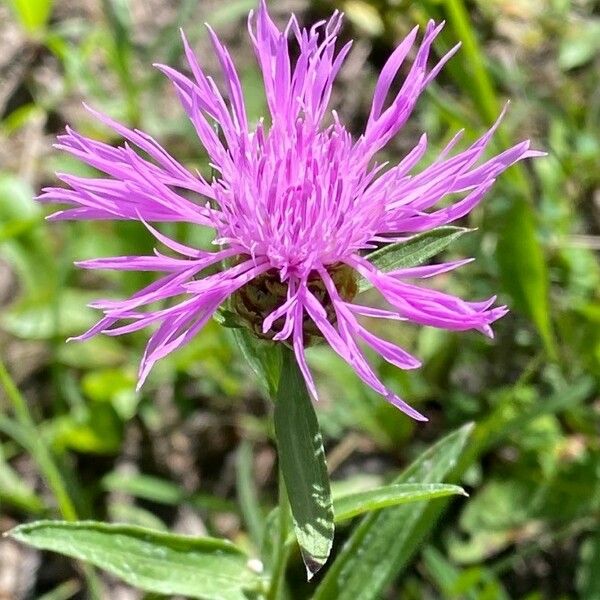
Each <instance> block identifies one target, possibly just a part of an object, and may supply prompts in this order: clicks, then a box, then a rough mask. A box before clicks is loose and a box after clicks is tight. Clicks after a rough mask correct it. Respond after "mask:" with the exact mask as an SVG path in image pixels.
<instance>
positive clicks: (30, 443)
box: [0, 358, 100, 600]
mask: <svg viewBox="0 0 600 600" xmlns="http://www.w3.org/2000/svg"><path fill="white" fill-rule="evenodd" d="M0 386H1V387H2V389H3V390H4V393H5V395H6V397H7V398H8V401H9V403H10V404H11V406H12V409H13V412H14V414H15V417H16V421H13V420H11V419H9V418H7V417H5V416H4V415H2V414H1V413H0V431H3V432H4V433H5V434H7V435H9V436H10V437H12V438H13V439H14V440H15V441H16V442H18V443H19V444H20V445H21V446H23V448H25V449H26V450H27V451H28V452H29V453H30V454H31V457H32V458H33V460H34V461H35V463H36V464H37V466H38V468H39V470H40V473H41V474H42V477H43V478H44V479H45V481H46V483H47V484H48V487H49V488H50V490H51V492H52V494H53V495H54V498H55V499H56V503H57V505H58V510H59V512H60V514H61V516H62V517H63V519H65V520H66V521H76V520H77V510H76V508H75V505H74V503H73V501H72V500H71V497H70V496H69V493H68V491H67V487H66V485H65V483H64V481H63V478H62V476H61V474H60V470H59V468H58V466H57V465H56V463H55V462H54V460H53V458H52V454H51V453H50V451H49V450H48V448H47V447H46V445H45V443H44V441H43V438H42V437H40V435H39V432H38V431H37V428H36V425H35V421H34V420H33V417H32V416H31V412H30V411H29V407H28V405H27V401H26V400H25V398H24V397H23V396H22V394H21V392H19V389H18V388H17V386H16V385H15V382H14V381H13V378H12V377H11V376H10V373H9V372H8V369H7V368H6V366H5V364H4V362H3V361H2V359H1V358H0ZM83 573H84V575H85V578H86V581H87V583H88V588H89V590H90V594H91V598H92V599H94V600H95V599H97V598H100V584H99V582H98V579H97V577H96V574H95V573H94V570H93V569H92V568H91V567H90V566H88V565H85V564H84V565H83Z"/></svg>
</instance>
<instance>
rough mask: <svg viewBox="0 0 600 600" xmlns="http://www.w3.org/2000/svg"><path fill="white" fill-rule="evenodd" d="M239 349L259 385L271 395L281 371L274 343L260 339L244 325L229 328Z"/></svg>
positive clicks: (279, 359) (279, 357) (274, 392)
mask: <svg viewBox="0 0 600 600" xmlns="http://www.w3.org/2000/svg"><path fill="white" fill-rule="evenodd" d="M229 331H231V333H232V335H233V337H234V339H235V341H236V342H237V345H238V346H239V348H240V351H241V353H242V355H243V356H244V358H245V359H246V361H247V362H248V364H249V365H250V368H251V369H252V370H253V371H254V373H255V374H256V376H257V377H258V379H259V381H260V383H261V385H262V386H263V387H264V388H265V390H266V391H267V392H268V394H269V396H271V397H273V396H275V394H276V391H277V382H278V381H279V374H280V372H281V354H280V352H279V349H278V348H277V347H276V345H275V344H273V343H270V342H267V341H264V340H260V339H258V338H257V337H256V336H254V335H252V333H251V332H250V331H248V329H246V328H245V327H240V328H237V329H230V330H229Z"/></svg>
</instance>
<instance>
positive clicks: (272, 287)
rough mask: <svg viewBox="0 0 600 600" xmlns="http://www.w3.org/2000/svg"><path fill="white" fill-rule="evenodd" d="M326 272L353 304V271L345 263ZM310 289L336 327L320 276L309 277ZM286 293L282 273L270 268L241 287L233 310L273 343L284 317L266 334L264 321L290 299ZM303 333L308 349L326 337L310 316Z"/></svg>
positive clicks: (236, 295) (306, 320) (305, 320)
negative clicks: (263, 327) (281, 277)
mask: <svg viewBox="0 0 600 600" xmlns="http://www.w3.org/2000/svg"><path fill="white" fill-rule="evenodd" d="M327 272H328V273H329V275H330V276H331V279H332V280H333V282H334V284H335V287H336V289H337V291H338V293H339V294H340V296H341V297H342V298H343V299H344V300H346V301H351V300H352V299H353V298H354V296H356V294H357V292H358V286H357V284H356V277H355V272H354V270H353V269H351V268H350V267H348V266H347V265H345V264H343V263H337V264H334V265H330V266H329V267H327ZM307 287H308V289H309V291H310V292H311V293H312V294H313V295H314V296H315V297H316V298H317V299H318V300H319V302H320V303H321V305H322V306H323V308H324V309H325V311H326V313H327V319H328V320H329V322H330V323H332V324H335V322H336V315H335V310H334V308H333V304H332V302H331V298H330V297H329V294H328V293H327V290H326V289H325V284H324V283H323V281H322V280H321V278H320V276H319V275H318V274H317V273H315V272H313V273H311V275H309V277H308V280H307ZM287 292H288V284H287V283H282V282H281V280H280V277H279V271H277V270H276V269H271V270H269V271H267V272H266V273H263V274H262V275H260V276H259V277H257V278H256V279H253V280H252V281H250V282H249V283H247V284H246V285H245V286H244V287H242V288H240V289H239V290H238V291H237V292H236V293H235V294H234V295H233V296H232V297H231V309H232V310H233V311H234V312H235V313H236V314H237V315H238V316H239V317H240V319H241V321H242V322H243V324H244V325H245V326H246V327H248V328H249V329H250V330H251V331H252V332H253V333H254V335H256V336H257V337H259V338H262V339H265V340H271V339H272V338H273V336H274V335H275V334H276V333H277V332H279V331H281V329H282V328H283V325H284V323H285V315H284V316H282V317H280V318H278V319H276V320H275V321H274V323H273V326H272V327H271V329H270V330H269V331H267V333H263V331H262V325H263V321H264V320H265V318H266V317H267V316H268V315H269V314H270V313H272V312H273V311H274V310H276V309H277V308H278V307H280V306H281V305H282V304H283V303H284V302H285V301H286V300H287ZM303 334H304V345H305V346H308V345H310V344H312V343H314V342H315V341H318V340H319V339H321V338H322V337H323V336H322V335H321V332H320V331H319V329H318V328H317V326H316V325H315V324H314V322H313V321H312V319H311V318H310V317H309V316H308V315H304V321H303Z"/></svg>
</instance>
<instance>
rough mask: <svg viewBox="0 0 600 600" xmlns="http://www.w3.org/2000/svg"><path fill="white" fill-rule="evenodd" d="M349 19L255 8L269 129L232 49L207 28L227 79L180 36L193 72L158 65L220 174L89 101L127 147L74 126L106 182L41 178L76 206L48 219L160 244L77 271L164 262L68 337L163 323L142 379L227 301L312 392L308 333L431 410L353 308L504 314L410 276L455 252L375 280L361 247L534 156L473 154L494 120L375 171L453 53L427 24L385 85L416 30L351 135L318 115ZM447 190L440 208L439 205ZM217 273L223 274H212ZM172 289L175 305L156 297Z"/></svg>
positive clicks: (77, 151) (455, 209)
mask: <svg viewBox="0 0 600 600" xmlns="http://www.w3.org/2000/svg"><path fill="white" fill-rule="evenodd" d="M341 23H342V15H341V14H340V13H337V12H336V13H334V14H333V15H332V17H331V18H330V19H329V20H328V21H322V22H319V23H316V24H315V25H313V26H312V27H311V28H310V29H304V28H301V27H300V26H299V24H298V22H297V19H296V17H295V16H293V15H292V16H291V18H290V20H289V22H288V23H287V25H286V27H285V29H284V30H283V31H281V30H280V29H278V27H277V26H276V25H275V24H274V22H273V21H272V20H271V18H270V16H269V14H268V11H267V7H266V4H265V2H264V1H262V2H261V4H260V6H259V8H258V10H257V12H256V13H255V14H253V13H250V16H249V27H248V28H249V33H250V39H251V42H252V46H253V48H254V52H255V54H256V58H257V60H258V63H259V66H260V69H261V71H262V76H263V79H264V86H265V92H266V98H267V102H268V107H269V112H270V119H269V120H268V122H264V121H262V120H261V121H260V122H259V123H258V124H257V125H256V126H254V127H251V125H250V123H248V119H247V117H246V109H245V106H244V96H243V91H242V87H241V85H240V80H239V77H238V74H237V72H236V69H235V67H234V64H233V61H232V59H231V56H230V54H229V52H228V51H227V49H226V48H225V47H224V46H223V45H222V44H221V42H220V41H219V39H218V38H217V36H216V35H215V34H214V32H213V31H212V30H211V29H210V28H209V29H208V31H209V34H210V38H211V40H212V44H213V46H214V50H215V52H216V55H217V57H218V60H219V63H220V66H221V68H222V71H223V81H224V86H222V87H219V86H218V85H217V84H216V83H215V81H214V80H213V79H212V78H211V77H209V76H207V75H206V73H205V72H204V71H203V70H202V67H201V66H200V64H199V63H198V61H197V59H196V56H195V55H194V53H193V52H192V50H191V48H190V46H189V44H188V43H187V41H186V39H185V36H184V37H183V43H184V49H185V54H186V57H187V61H188V63H189V68H190V71H191V77H187V76H185V75H183V74H182V73H180V72H178V71H176V70H174V69H172V68H170V67H167V66H163V65H157V67H158V68H159V69H160V70H161V71H162V72H163V73H164V74H165V75H166V76H167V77H168V78H169V79H170V80H171V82H172V83H173V85H174V87H175V91H176V93H177V95H178V97H179V100H180V101H181V104H182V105H183V108H184V109H185V112H186V113H187V116H188V117H189V119H190V120H191V122H192V124H193V125H194V128H195V130H196V132H197V134H198V137H199V140H200V143H201V144H202V146H203V147H204V149H205V150H206V151H207V152H208V154H209V155H210V159H211V165H212V167H213V172H214V176H213V178H212V181H208V180H207V179H205V178H204V177H202V176H201V175H200V174H199V173H197V172H191V171H189V170H188V169H186V168H185V167H184V166H182V165H181V164H180V163H179V162H177V161H176V160H175V159H174V158H173V157H172V156H171V155H170V154H168V153H167V151H166V150H164V149H163V148H162V147H161V146H160V145H159V144H158V143H157V142H156V141H155V140H153V139H152V138H151V137H150V136H148V135H146V134H145V133H143V132H141V131H138V130H131V129H128V128H126V127H124V126H123V125H120V124H118V123H116V122H114V121H113V120H111V119H110V118H108V117H106V116H103V115H100V114H98V113H96V112H93V114H94V115H95V116H96V117H97V118H98V119H99V120H100V121H101V122H102V123H104V124H105V125H107V126H108V127H110V128H112V129H113V130H114V131H115V132H116V133H117V134H119V135H120V136H122V137H123V138H124V139H125V140H126V141H125V143H124V144H123V145H122V146H120V147H117V148H115V147H112V146H110V145H107V144H105V143H102V142H99V141H95V140H93V139H89V138H87V137H85V136H83V135H81V134H79V133H77V132H75V131H73V130H71V129H67V132H66V134H65V135H63V136H61V137H60V138H59V144H58V147H59V148H60V149H62V150H66V151H67V152H69V153H71V154H72V155H74V156H75V157H77V158H78V159H79V160H81V161H83V162H85V163H87V164H88V165H91V166H92V167H94V168H96V169H97V170H98V171H100V172H102V173H103V174H104V175H103V176H101V177H93V178H85V177H76V176H73V175H59V178H60V180H62V182H64V183H65V184H67V185H68V186H69V188H62V187H51V188H47V189H45V190H43V193H42V196H41V200H43V201H51V202H61V203H65V204H67V205H70V207H69V208H67V209H66V210H63V211H61V212H57V213H55V214H53V215H52V216H51V218H52V219H55V220H61V219H78V220H79V219H128V220H138V221H141V222H142V223H143V224H144V225H145V226H146V227H147V228H148V230H149V231H150V232H151V233H152V235H153V236H154V237H155V238H156V239H157V240H158V242H160V244H162V245H164V246H165V247H166V248H167V249H168V252H167V253H164V252H160V251H158V250H156V251H155V253H154V255H151V256H118V257H114V258H98V259H95V260H87V261H83V262H80V263H78V265H79V266H80V267H83V268H86V269H116V270H136V271H156V272H162V273H164V275H162V276H161V277H160V278H157V279H156V280H155V281H154V282H153V283H152V284H151V285H148V286H147V287H145V288H143V289H141V290H140V291H138V292H137V293H136V294H134V295H133V296H131V297H130V298H128V299H125V300H117V301H115V300H100V301H97V302H95V303H93V304H92V306H94V307H95V308H98V309H100V310H102V311H103V312H104V317H103V318H102V319H101V320H100V321H99V322H98V323H97V324H96V325H95V326H93V327H92V328H91V329H90V330H89V331H87V332H86V333H84V334H83V335H81V336H80V337H79V338H78V339H87V338H90V337H92V336H94V335H96V334H98V333H104V334H107V335H120V334H125V333H129V332H133V331H137V330H140V329H142V328H145V327H148V326H156V330H155V331H154V332H153V334H152V336H151V337H150V340H149V342H148V345H147V347H146V350H145V353H144V356H143V359H142V362H141V366H140V374H139V382H140V384H141V383H142V382H143V381H144V379H145V378H146V376H147V375H148V372H149V371H150V369H151V368H152V366H153V365H154V364H155V363H156V361H157V360H159V359H161V358H162V357H164V356H165V355H167V354H169V353H170V352H172V351H173V350H175V349H176V348H179V347H180V346H182V345H183V344H185V343H186V342H188V341H189V340H190V339H192V338H193V337H194V336H195V335H196V334H198V333H199V332H200V330H201V329H202V328H203V327H204V325H205V324H206V323H207V321H209V319H211V317H212V316H213V315H214V314H215V312H216V311H217V309H218V308H219V307H220V306H221V305H222V304H223V303H224V302H225V301H226V300H228V299H231V305H232V307H233V308H234V309H236V310H237V311H238V312H239V313H240V314H242V315H244V313H245V314H246V316H247V317H248V320H249V322H250V323H251V324H253V326H254V327H255V329H256V331H257V332H258V333H259V334H261V335H263V336H264V337H267V338H269V339H272V340H275V341H278V342H284V343H286V344H288V345H289V346H290V347H293V350H294V353H295V356H296V359H297V362H298V365H299V368H300V369H301V371H302V373H303V375H304V378H305V380H306V384H307V387H308V389H309V390H310V392H311V393H312V395H313V396H314V397H316V395H317V394H316V390H315V385H314V382H313V378H312V376H311V373H310V370H309V368H308V366H307V363H306V359H305V352H304V351H305V346H306V345H307V343H308V342H309V341H310V340H312V339H313V338H314V337H315V336H317V337H320V338H322V339H324V340H325V341H326V342H327V343H329V345H330V346H331V347H332V348H333V350H335V352H337V353H338V354H339V355H340V356H341V357H342V358H343V359H344V360H345V361H347V362H348V363H349V364H350V365H351V366H352V368H353V369H354V371H355V372H356V374H357V375H358V376H359V377H360V379H362V380H363V381H364V382H365V383H366V384H367V385H369V386H370V387H371V388H373V389H374V390H376V391H377V392H379V393H380V394H381V395H383V396H384V397H385V398H386V399H387V400H388V401H389V402H391V403H392V404H394V405H395V406H397V407H399V408H400V409H401V410H403V411H404V412H406V413H407V414H408V415H410V416H411V417H414V418H416V419H421V420H423V419H425V417H423V416H422V415H421V414H420V413H418V412H417V411H416V410H414V409H413V408H411V407H410V406H408V405H407V404H406V403H405V402H404V401H403V400H401V399H400V398H399V397H398V396H397V395H396V394H395V393H394V392H393V391H391V390H390V389H388V388H387V387H386V386H385V385H384V384H383V383H382V382H381V381H380V380H379V378H378V377H377V375H376V373H375V372H374V371H373V369H372V367H371V366H370V365H369V364H368V362H367V360H366V359H365V357H364V355H363V352H362V350H361V347H360V346H359V343H360V344H365V345H366V346H369V347H371V348H372V349H373V350H375V351H376V352H377V353H379V354H380V355H381V356H382V357H383V358H384V359H385V360H386V361H388V362H390V363H391V364H393V365H395V366H397V367H399V368H400V369H414V368H416V367H418V366H419V365H420V363H419V361H418V360H417V359H416V358H415V357H413V356H411V355H410V354H409V353H408V352H406V351H405V350H403V349H402V348H399V347H397V346H396V345H394V344H392V343H390V342H389V341H386V340H384V339H381V338H380V337H378V336H376V335H374V334H373V333H371V332H370V331H369V330H368V329H367V328H365V326H364V325H363V323H362V321H361V319H360V318H361V317H376V318H382V319H390V320H408V321H411V322H413V323H418V324H422V325H431V326H435V327H442V328H445V329H452V330H468V329H477V330H479V331H481V332H483V333H484V334H487V335H491V329H490V324H491V323H492V322H494V321H495V320H496V319H498V318H500V317H501V316H502V315H504V314H505V313H506V309H505V307H502V306H501V307H495V308H493V307H492V305H493V303H494V298H491V299H489V300H486V301H484V302H466V301H463V300H461V299H459V298H455V297H453V296H450V295H448V294H445V293H442V292H440V291H436V290H432V289H427V288H424V287H420V286H417V285H415V284H414V283H411V282H410V280H413V279H415V278H417V279H418V278H427V277H431V276H433V275H436V274H438V273H442V272H445V271H448V270H450V269H453V268H455V267H457V266H460V265H461V264H463V262H464V261H459V262H455V263H446V264H440V265H433V266H423V267H415V268H409V269H400V270H396V271H393V272H388V273H384V272H382V271H380V270H378V269H377V268H376V267H375V266H374V265H373V264H371V263H370V262H369V260H368V258H367V257H366V255H367V254H368V252H369V251H371V250H372V249H373V248H376V247H378V246H380V245H382V244H388V243H391V242H396V241H399V240H405V239H406V238H407V237H409V236H411V235H413V234H416V233H418V232H423V231H427V230H430V229H432V228H435V227H437V226H440V225H444V224H447V223H450V222H453V221H456V220H457V219H459V218H461V217H463V216H464V215H466V214H467V213H468V212H469V211H470V210H471V209H472V208H473V207H474V206H476V205H477V204H478V202H479V201H480V200H481V199H482V198H483V196H484V194H485V193H486V192H487V190H488V189H489V188H490V186H491V185H492V184H493V182H494V180H495V178H496V177H497V176H498V175H499V174H500V173H501V172H502V171H504V170H505V169H506V168H508V167H509V166H510V165H512V164H513V163H515V162H516V161H518V160H520V159H523V158H526V157H529V156H534V155H536V154H537V153H536V152H533V151H531V150H530V149H529V142H528V141H524V142H522V143H520V144H517V145H515V146H514V147H512V148H510V149H508V150H506V151H504V152H502V153H501V154H499V155H497V156H494V157H493V158H491V159H488V160H486V161H482V160H481V159H482V157H483V155H484V152H485V151H486V148H487V146H488V144H489V142H490V139H491V138H492V134H493V133H494V129H495V128H496V127H497V123H496V125H494V126H493V127H492V128H491V129H490V130H489V131H488V132H487V133H485V135H483V137H481V138H480V139H478V140H477V141H476V142H475V143H473V144H471V145H470V146H469V147H468V148H467V149H466V150H464V151H462V152H453V149H454V147H455V145H456V143H457V141H458V140H459V137H460V134H459V135H457V136H455V138H454V139H453V140H452V141H451V142H450V143H449V144H448V146H447V147H446V148H445V149H444V150H443V151H442V152H441V153H440V155H439V156H438V157H437V158H436V160H435V161H434V162H433V164H431V165H429V166H427V167H426V168H423V169H421V170H418V171H417V172H415V168H416V167H417V165H418V164H419V162H420V160H421V158H422V157H423V155H424V153H425V150H426V144H427V141H426V137H425V136H422V137H421V138H420V139H419V140H418V142H417V143H416V145H415V146H414V148H413V149H412V150H411V151H410V152H409V153H408V154H407V155H406V156H405V157H404V158H403V160H402V161H401V162H400V163H399V164H397V165H396V166H393V167H389V166H387V165H381V164H380V165H378V164H376V163H375V158H376V156H377V153H378V152H379V151H380V150H381V149H382V148H383V147H384V146H385V145H386V144H387V143H388V142H389V141H390V140H391V139H392V138H393V137H394V136H395V135H396V134H397V133H398V132H399V131H400V129H401V128H402V126H403V125H404V124H405V122H406V121H407V119H408V118H409V116H410V114H411V112H412V110H413V108H414V106H415V103H416V101H417V99H418V97H419V95H420V94H421V92H422V91H423V90H424V88H425V87H426V86H427V85H428V84H429V83H430V82H431V81H432V80H433V79H434V78H435V77H436V75H437V74H438V72H439V71H440V69H441V68H442V66H443V65H444V63H445V62H446V61H447V60H448V59H449V58H450V57H451V56H452V54H454V52H455V50H456V49H457V48H454V49H453V50H451V51H450V52H449V53H448V54H446V55H445V56H444V57H443V58H442V59H441V60H439V62H437V64H435V66H433V67H431V68H430V67H428V58H429V53H430V49H431V45H432V43H433V41H434V40H435V38H436V36H437V35H438V33H439V32H440V30H441V28H442V26H443V24H440V25H436V24H435V23H433V22H430V23H429V24H428V25H427V27H426V29H425V33H424V36H423V39H422V40H421V43H420V46H418V48H417V49H416V51H415V52H414V53H413V54H412V56H413V59H412V64H411V66H410V69H409V70H408V72H407V75H406V77H405V79H404V82H403V83H402V86H401V87H400V90H399V91H397V92H394V93H390V89H391V87H392V84H394V82H395V80H396V79H397V74H398V71H399V69H400V67H401V66H402V65H403V63H404V62H405V61H406V60H407V57H408V56H409V54H411V51H412V49H413V46H414V45H415V41H416V38H417V33H418V28H415V29H413V30H412V31H411V33H410V34H409V35H408V36H407V37H406V39H405V40H404V41H402V43H401V44H400V45H399V46H398V47H397V48H396V49H395V51H394V52H393V53H392V55H391V56H390V58H389V60H388V61H387V63H386V64H385V66H384V67H383V69H382V71H381V73H380V75H379V79H378V81H377V84H376V87H375V91H374V96H373V101H372V105H371V109H370V113H369V115H368V120H367V123H366V127H365V130H364V133H362V135H360V136H359V137H357V138H354V137H353V136H352V135H351V134H350V132H349V131H348V130H347V129H346V127H345V126H344V125H343V123H341V122H340V119H339V117H338V115H337V114H336V112H335V111H334V110H331V111H329V110H328V105H329V101H330V96H331V92H332V86H333V83H334V80H335V78H336V76H337V74H338V72H339V70H340V68H341V66H342V63H343V62H344V59H345V58H346V56H347V54H348V52H349V50H350V43H348V44H346V45H344V46H343V47H342V48H341V49H339V50H338V49H336V42H337V34H338V32H339V30H340V27H341ZM294 57H295V58H294ZM215 125H217V127H215ZM457 198H458V199H457ZM443 199H449V200H451V202H450V204H448V205H444V206H443V207H442V208H435V207H436V205H437V204H438V203H439V202H440V201H442V200H443ZM174 221H178V222H186V223H191V224H194V225H198V226H199V227H210V228H213V229H214V230H215V232H216V235H215V242H214V243H215V245H216V248H215V250H214V251H206V250H202V249H198V248H193V247H190V246H188V245H184V244H182V243H180V242H178V241H175V240H173V239H171V238H169V237H167V236H166V235H164V234H163V233H161V232H160V231H159V230H158V229H157V228H155V226H154V225H152V223H157V222H174ZM209 267H211V271H210V272H209V274H205V270H206V269H207V268H209ZM215 267H217V268H220V270H219V271H218V272H217V273H216V274H215V273H214V269H215ZM358 276H361V277H363V278H365V279H366V280H367V281H368V282H369V283H370V284H371V285H372V286H373V287H374V288H375V289H377V290H378V291H379V292H380V294H381V296H382V297H383V298H384V299H385V301H386V303H387V308H385V309H383V308H374V307H368V306H364V305H361V304H359V303H357V302H355V301H354V296H355V294H356V289H357V287H356V280H357V277H358ZM167 299H168V300H169V303H168V305H165V303H162V301H164V300H167ZM161 303H162V304H161Z"/></svg>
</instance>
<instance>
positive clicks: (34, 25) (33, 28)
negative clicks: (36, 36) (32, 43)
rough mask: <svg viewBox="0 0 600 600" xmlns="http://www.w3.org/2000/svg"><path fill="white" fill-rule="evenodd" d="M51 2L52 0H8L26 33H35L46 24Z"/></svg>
mask: <svg viewBox="0 0 600 600" xmlns="http://www.w3.org/2000/svg"><path fill="white" fill-rule="evenodd" d="M52 4H53V2H52V0H10V5H11V6H12V8H13V11H14V12H15V14H16V16H17V19H18V20H19V22H20V23H21V25H22V27H23V28H24V29H25V31H27V32H28V33H37V32H38V31H39V30H40V29H43V28H44V27H45V26H46V23H47V22H48V19H49V18H50V13H51V11H52Z"/></svg>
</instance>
